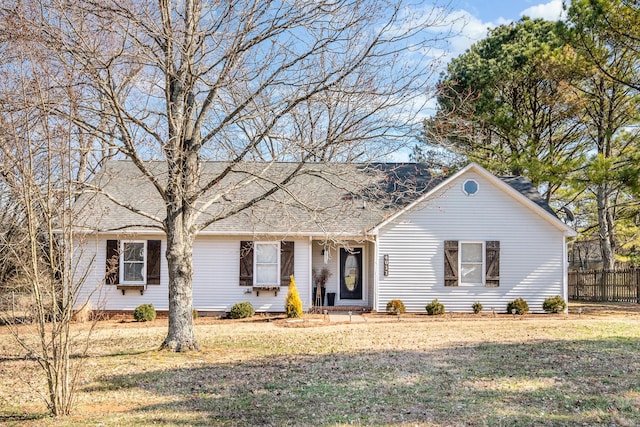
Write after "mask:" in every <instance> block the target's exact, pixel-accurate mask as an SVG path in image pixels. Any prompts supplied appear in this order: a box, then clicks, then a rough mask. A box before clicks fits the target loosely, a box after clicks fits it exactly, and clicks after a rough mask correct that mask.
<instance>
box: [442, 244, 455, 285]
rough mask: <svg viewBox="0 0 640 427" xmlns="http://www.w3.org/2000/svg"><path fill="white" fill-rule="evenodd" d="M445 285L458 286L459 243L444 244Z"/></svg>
mask: <svg viewBox="0 0 640 427" xmlns="http://www.w3.org/2000/svg"><path fill="white" fill-rule="evenodd" d="M444 285H445V286H458V241H457V240H445V242H444Z"/></svg>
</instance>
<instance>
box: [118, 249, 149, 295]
mask: <svg viewBox="0 0 640 427" xmlns="http://www.w3.org/2000/svg"><path fill="white" fill-rule="evenodd" d="M126 243H142V247H143V248H144V250H143V255H142V280H140V281H138V280H124V245H125V244H126ZM119 249H120V266H119V269H118V270H119V271H120V284H121V285H144V284H146V283H147V241H146V240H121V241H120V248H119Z"/></svg>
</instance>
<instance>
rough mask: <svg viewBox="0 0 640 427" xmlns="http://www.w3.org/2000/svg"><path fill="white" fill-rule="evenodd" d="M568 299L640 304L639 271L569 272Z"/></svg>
mask: <svg viewBox="0 0 640 427" xmlns="http://www.w3.org/2000/svg"><path fill="white" fill-rule="evenodd" d="M569 299H570V300H576V301H598V302H634V303H638V304H640V269H628V270H613V271H607V270H592V271H570V272H569Z"/></svg>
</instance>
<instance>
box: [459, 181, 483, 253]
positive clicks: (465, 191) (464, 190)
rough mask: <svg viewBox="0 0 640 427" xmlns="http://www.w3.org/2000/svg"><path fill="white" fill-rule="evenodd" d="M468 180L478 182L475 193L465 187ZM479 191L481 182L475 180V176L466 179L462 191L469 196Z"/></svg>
mask: <svg viewBox="0 0 640 427" xmlns="http://www.w3.org/2000/svg"><path fill="white" fill-rule="evenodd" d="M467 182H475V184H476V192H475V193H469V192H467V190H466V189H465V187H466V185H467ZM479 191H480V183H478V181H477V180H475V179H473V178H469V179H466V180H465V181H464V182H463V183H462V192H463V193H464V194H466V195H467V196H469V197H473V196H475V195H476V194H478V192H479ZM467 243H468V242H467Z"/></svg>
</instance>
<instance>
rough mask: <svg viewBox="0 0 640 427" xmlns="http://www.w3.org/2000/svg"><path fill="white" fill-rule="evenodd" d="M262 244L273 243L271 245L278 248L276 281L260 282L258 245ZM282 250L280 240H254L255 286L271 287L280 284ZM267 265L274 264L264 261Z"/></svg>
mask: <svg viewBox="0 0 640 427" xmlns="http://www.w3.org/2000/svg"><path fill="white" fill-rule="evenodd" d="M260 245H265V246H266V245H271V246H274V245H275V246H276V247H277V250H276V254H277V261H276V272H277V274H276V282H275V283H258V246H260ZM280 252H281V247H280V242H279V241H277V242H269V241H267V242H253V286H261V287H270V286H280V268H281V267H280ZM262 264H265V265H273V264H272V263H262Z"/></svg>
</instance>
